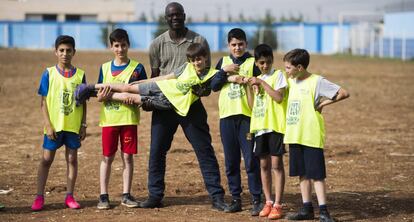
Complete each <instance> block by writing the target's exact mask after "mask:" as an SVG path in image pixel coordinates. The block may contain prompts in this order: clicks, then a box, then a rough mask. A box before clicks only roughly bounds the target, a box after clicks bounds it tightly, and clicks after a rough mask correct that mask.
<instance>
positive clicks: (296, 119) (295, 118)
mask: <svg viewBox="0 0 414 222" xmlns="http://www.w3.org/2000/svg"><path fill="white" fill-rule="evenodd" d="M283 61H284V63H285V69H286V73H287V74H288V76H289V79H288V82H289V97H288V108H287V113H286V133H285V137H284V143H286V144H289V175H290V176H299V184H300V191H301V194H302V201H303V207H302V208H301V209H300V210H299V212H298V213H295V214H292V215H290V216H288V219H289V220H313V219H314V211H313V206H312V182H313V185H314V187H315V192H316V197H317V198H318V204H319V213H320V216H319V219H320V221H323V222H331V221H334V220H333V219H332V218H331V216H330V215H329V212H328V208H327V205H326V185H325V178H326V169H325V158H324V153H323V147H324V144H325V126H324V120H323V117H322V115H321V113H322V109H323V107H325V106H327V105H330V104H332V103H335V102H338V101H341V100H343V99H346V98H348V97H349V94H348V92H347V91H346V90H344V89H343V88H341V87H340V86H338V85H336V84H334V83H332V82H329V81H328V80H326V79H325V78H323V77H322V76H320V75H317V74H312V73H310V72H308V71H307V67H308V65H309V53H308V52H307V51H306V50H304V49H294V50H292V51H290V52H288V53H287V54H286V55H285V56H284V57H283Z"/></svg>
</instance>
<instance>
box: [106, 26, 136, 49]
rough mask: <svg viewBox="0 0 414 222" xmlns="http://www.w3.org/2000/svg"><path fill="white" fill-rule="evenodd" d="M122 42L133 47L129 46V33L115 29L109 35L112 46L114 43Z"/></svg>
mask: <svg viewBox="0 0 414 222" xmlns="http://www.w3.org/2000/svg"><path fill="white" fill-rule="evenodd" d="M122 41H126V42H127V43H128V46H130V45H131V44H129V37H128V33H127V31H125V30H124V29H115V30H114V31H113V32H111V34H110V35H109V42H110V43H111V45H112V43H114V42H122Z"/></svg>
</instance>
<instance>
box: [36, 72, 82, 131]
mask: <svg viewBox="0 0 414 222" xmlns="http://www.w3.org/2000/svg"><path fill="white" fill-rule="evenodd" d="M47 70H48V72H49V93H48V94H47V96H46V105H47V109H48V111H49V118H50V122H51V123H52V126H53V128H54V129H55V131H56V132H59V131H68V132H73V133H77V134H78V133H79V129H80V126H81V121H82V117H83V105H81V106H76V105H75V98H74V91H75V89H76V87H77V86H78V85H79V84H81V83H82V79H83V76H84V75H85V72H84V71H83V70H81V69H79V68H77V69H76V73H75V74H74V75H73V76H72V77H69V78H66V77H64V76H62V75H61V74H60V73H59V71H58V70H57V69H56V67H55V66H53V67H49V68H47ZM44 133H46V129H45V130H44Z"/></svg>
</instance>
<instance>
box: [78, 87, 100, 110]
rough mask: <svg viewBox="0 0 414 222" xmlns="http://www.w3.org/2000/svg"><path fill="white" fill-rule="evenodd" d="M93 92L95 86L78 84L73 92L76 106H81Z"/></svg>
mask: <svg viewBox="0 0 414 222" xmlns="http://www.w3.org/2000/svg"><path fill="white" fill-rule="evenodd" d="M93 92H95V85H87V84H85V83H82V84H80V85H79V86H78V87H76V90H75V100H76V106H80V105H82V104H83V103H84V102H86V100H88V99H89V98H90V97H91V95H92V94H93Z"/></svg>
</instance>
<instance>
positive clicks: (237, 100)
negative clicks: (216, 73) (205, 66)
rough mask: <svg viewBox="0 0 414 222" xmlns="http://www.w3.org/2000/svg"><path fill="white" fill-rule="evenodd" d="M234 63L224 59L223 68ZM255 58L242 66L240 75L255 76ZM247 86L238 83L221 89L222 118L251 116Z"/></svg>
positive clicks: (220, 109)
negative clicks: (241, 115)
mask: <svg viewBox="0 0 414 222" xmlns="http://www.w3.org/2000/svg"><path fill="white" fill-rule="evenodd" d="M232 63H233V61H232V60H231V58H230V57H229V56H225V57H223V63H222V66H221V67H224V66H226V65H229V64H232ZM253 66H254V58H248V59H246V61H245V62H244V63H243V64H241V65H240V70H239V73H238V74H239V75H241V76H246V77H252V76H253ZM245 87H246V86H243V85H239V84H237V83H226V84H224V86H223V87H222V88H221V91H220V96H219V114H220V118H221V119H222V118H225V117H228V116H233V115H239V114H243V115H245V116H249V117H250V115H251V109H250V107H249V104H248V102H247V95H246V88H245Z"/></svg>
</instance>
